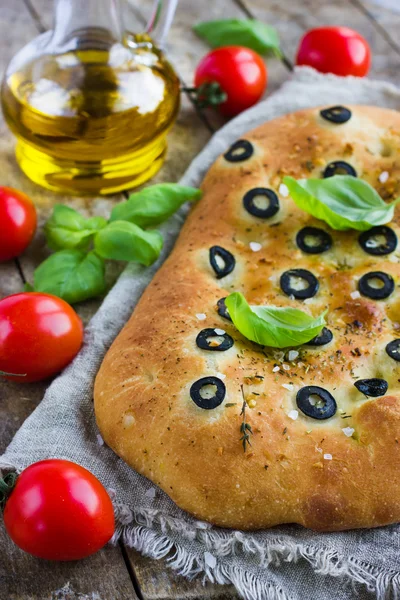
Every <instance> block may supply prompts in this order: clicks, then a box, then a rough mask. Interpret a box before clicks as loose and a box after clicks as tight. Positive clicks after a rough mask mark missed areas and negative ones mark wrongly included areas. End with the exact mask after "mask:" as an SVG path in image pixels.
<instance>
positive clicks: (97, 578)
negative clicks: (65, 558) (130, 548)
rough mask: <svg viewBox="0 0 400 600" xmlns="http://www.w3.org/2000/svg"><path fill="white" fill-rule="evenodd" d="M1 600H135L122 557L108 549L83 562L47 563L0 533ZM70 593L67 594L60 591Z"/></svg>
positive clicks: (111, 548)
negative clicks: (19, 547)
mask: <svg viewBox="0 0 400 600" xmlns="http://www.w3.org/2000/svg"><path fill="white" fill-rule="evenodd" d="M0 544H1V556H2V557H1V561H0V599H1V600H138V597H137V595H136V593H135V590H134V588H133V585H132V582H131V579H130V577H129V573H128V571H127V569H126V566H125V562H124V560H123V557H122V554H121V553H120V552H119V549H118V548H113V547H107V548H105V549H103V550H101V551H100V552H97V554H94V555H93V556H90V557H89V558H86V559H85V560H82V561H77V562H72V563H68V562H67V563H62V562H60V563H56V562H48V561H43V560H39V559H36V558H33V557H32V556H29V555H28V554H25V553H24V552H22V551H21V550H19V549H18V548H17V547H16V546H15V545H14V544H13V543H12V542H11V540H10V539H9V538H8V537H7V536H6V534H5V533H4V532H3V529H1V531H0ZM65 586H67V587H66V589H67V590H68V589H69V590H70V591H69V592H68V593H67V591H64V594H63V593H62V591H61V590H62V588H64V587H65Z"/></svg>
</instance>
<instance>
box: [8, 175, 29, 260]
mask: <svg viewBox="0 0 400 600" xmlns="http://www.w3.org/2000/svg"><path fill="white" fill-rule="evenodd" d="M36 225H37V217H36V209H35V206H34V204H33V202H32V200H31V199H30V198H29V197H28V196H27V195H26V194H23V193H22V192H20V191H18V190H14V189H13V188H9V187H1V186H0V262H3V261H6V260H10V259H12V258H16V257H17V256H19V255H20V254H21V253H22V252H23V251H24V250H25V248H26V247H27V246H28V245H29V244H30V242H31V240H32V238H33V236H34V234H35V231H36Z"/></svg>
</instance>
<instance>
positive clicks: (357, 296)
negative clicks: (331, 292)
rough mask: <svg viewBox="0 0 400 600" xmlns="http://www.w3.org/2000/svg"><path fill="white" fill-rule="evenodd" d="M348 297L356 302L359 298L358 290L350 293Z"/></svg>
mask: <svg viewBox="0 0 400 600" xmlns="http://www.w3.org/2000/svg"><path fill="white" fill-rule="evenodd" d="M350 297H351V298H352V299H353V300H356V299H357V298H361V294H360V292H359V291H358V290H354V292H351V294H350Z"/></svg>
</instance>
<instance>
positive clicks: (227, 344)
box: [196, 328, 233, 352]
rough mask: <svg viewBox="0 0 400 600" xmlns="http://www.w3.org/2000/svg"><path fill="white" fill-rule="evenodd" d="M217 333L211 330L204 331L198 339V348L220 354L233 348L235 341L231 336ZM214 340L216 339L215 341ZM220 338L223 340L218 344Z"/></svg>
mask: <svg viewBox="0 0 400 600" xmlns="http://www.w3.org/2000/svg"><path fill="white" fill-rule="evenodd" d="M217 331H218V328H217ZM217 331H215V329H211V328H209V329H202V330H201V331H200V333H199V334H198V335H197V337H196V344H197V346H198V347H199V348H201V349H202V350H213V351H215V350H216V351H220V352H221V351H224V350H229V348H232V346H233V339H232V338H231V336H230V335H228V334H227V333H217ZM210 338H211V339H210ZM213 338H215V339H214V341H213ZM218 338H223V339H222V342H218Z"/></svg>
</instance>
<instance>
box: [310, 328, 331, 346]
mask: <svg viewBox="0 0 400 600" xmlns="http://www.w3.org/2000/svg"><path fill="white" fill-rule="evenodd" d="M332 339H333V333H332V331H331V330H330V329H328V328H327V327H324V328H323V329H321V331H320V332H319V334H318V335H316V336H315V337H314V338H313V339H312V340H310V341H309V342H307V343H306V346H325V344H329V342H331V341H332Z"/></svg>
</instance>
